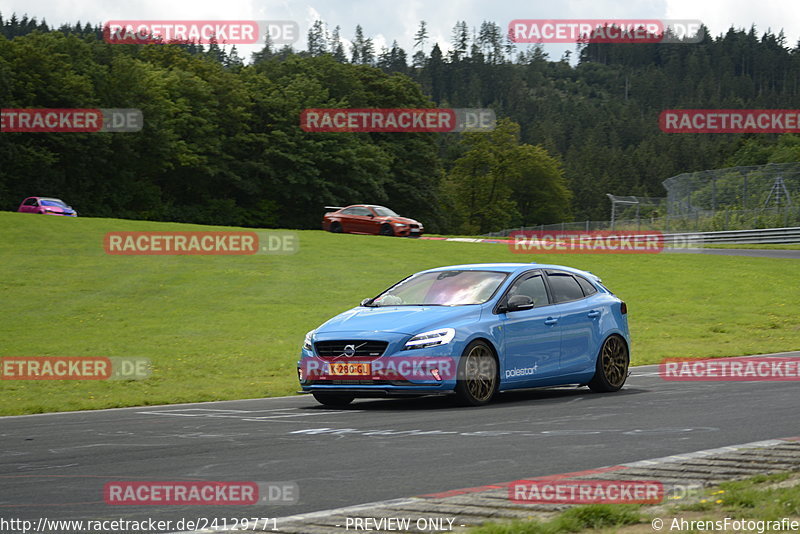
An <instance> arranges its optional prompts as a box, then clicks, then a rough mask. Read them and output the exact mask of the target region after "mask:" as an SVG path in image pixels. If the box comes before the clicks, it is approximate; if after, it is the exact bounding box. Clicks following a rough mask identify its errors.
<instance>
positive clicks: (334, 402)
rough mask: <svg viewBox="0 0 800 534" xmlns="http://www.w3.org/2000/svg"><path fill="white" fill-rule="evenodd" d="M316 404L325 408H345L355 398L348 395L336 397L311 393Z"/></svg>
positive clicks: (334, 395)
mask: <svg viewBox="0 0 800 534" xmlns="http://www.w3.org/2000/svg"><path fill="white" fill-rule="evenodd" d="M312 395H314V398H315V399H317V402H318V403H320V404H324V405H325V406H347V405H348V404H350V403H351V402H353V399H354V398H355V397H352V396H350V395H337V394H335V393H317V392H316V391H315V392H314V393H312Z"/></svg>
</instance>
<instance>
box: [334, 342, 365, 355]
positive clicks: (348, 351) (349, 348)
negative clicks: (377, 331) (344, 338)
mask: <svg viewBox="0 0 800 534" xmlns="http://www.w3.org/2000/svg"><path fill="white" fill-rule="evenodd" d="M366 344H367V342H366V341H365V342H364V343H362V344H361V345H359V346H358V347H356V346H355V345H354V344H351V345H345V346H344V350H342V354H341V355H340V356H344V357H346V358H352V357H353V356H355V355H356V350H357V349H360V348H361V347H363V346H364V345H366Z"/></svg>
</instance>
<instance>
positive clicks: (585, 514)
mask: <svg viewBox="0 0 800 534" xmlns="http://www.w3.org/2000/svg"><path fill="white" fill-rule="evenodd" d="M675 502H677V501H675ZM726 518H728V526H727V528H725V527H726V523H725V521H726ZM737 520H739V521H741V520H744V521H753V522H755V526H756V530H753V529H749V530H747V529H745V530H734V528H735V525H734V524H733V522H734V521H737ZM781 520H785V521H788V522H789V528H788V529H786V530H783V529H781V528H774V527H775V526H779V525H778V524H777V523H774V522H780V521H781ZM791 521H794V522H795V523H794V530H792V525H791ZM759 522H761V523H759ZM767 522H773V523H772V524H771V526H772V527H773V528H768V527H769V525H767V524H766V523H767ZM785 524H786V523H783V525H785ZM653 525H660V526H661V528H656V527H654V526H653ZM759 528H760V531H761V532H776V531H777V532H791V531H795V532H796V531H798V530H800V474H796V473H795V474H791V473H780V474H775V475H759V476H755V477H752V478H749V479H746V480H741V481H736V482H726V483H723V484H720V485H719V486H718V487H715V488H709V489H707V490H706V491H705V492H704V494H703V495H701V496H699V497H698V498H695V499H693V500H692V502H689V503H685V504H670V505H663V504H662V505H658V506H644V505H640V506H636V505H614V504H594V505H588V506H576V507H574V508H570V509H568V510H566V511H565V512H562V513H561V514H559V515H557V516H555V517H554V518H551V519H549V520H546V521H514V522H509V523H489V524H486V525H483V526H480V527H476V528H473V529H470V530H469V533H470V534H562V533H581V532H594V533H597V534H609V533H612V532H614V533H619V534H646V533H649V534H654V533H656V532H659V531H661V532H684V533H688V532H706V531H717V532H720V531H728V532H747V531H751V532H759V530H758V529H759Z"/></svg>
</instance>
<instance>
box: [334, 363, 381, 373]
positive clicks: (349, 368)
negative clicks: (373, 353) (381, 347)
mask: <svg viewBox="0 0 800 534" xmlns="http://www.w3.org/2000/svg"><path fill="white" fill-rule="evenodd" d="M371 367H372V366H371V365H370V364H368V363H332V364H331V375H340V376H341V375H347V376H353V375H355V376H370V375H371V374H372V369H371Z"/></svg>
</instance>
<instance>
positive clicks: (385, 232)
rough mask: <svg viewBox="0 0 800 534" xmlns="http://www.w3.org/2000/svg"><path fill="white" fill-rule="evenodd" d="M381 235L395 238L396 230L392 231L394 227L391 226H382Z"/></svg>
mask: <svg viewBox="0 0 800 534" xmlns="http://www.w3.org/2000/svg"><path fill="white" fill-rule="evenodd" d="M381 235H388V236H393V235H394V230H392V225H391V224H382V225H381Z"/></svg>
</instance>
